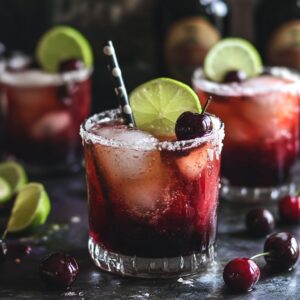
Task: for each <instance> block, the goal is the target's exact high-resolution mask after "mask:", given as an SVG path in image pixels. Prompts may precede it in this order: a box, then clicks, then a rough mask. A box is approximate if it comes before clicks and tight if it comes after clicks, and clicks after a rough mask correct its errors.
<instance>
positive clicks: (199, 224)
mask: <svg viewBox="0 0 300 300" xmlns="http://www.w3.org/2000/svg"><path fill="white" fill-rule="evenodd" d="M211 119H212V120H213V123H214V128H213V129H212V130H211V131H210V132H209V133H207V134H206V135H204V136H203V137H199V138H195V139H191V140H187V141H176V138H174V137H173V139H170V137H168V139H167V140H166V139H164V138H163V137H161V136H160V137H159V139H158V137H156V136H154V135H152V134H150V133H148V132H145V131H141V130H138V129H136V128H129V127H128V126H126V125H124V124H122V122H121V121H120V116H119V114H118V112H117V111H116V110H113V111H107V112H104V113H101V114H99V115H95V116H93V117H91V118H90V119H88V120H87V121H86V122H85V123H84V124H83V125H82V127H81V136H82V139H83V142H84V152H85V162H86V174H87V184H88V198H89V227H90V231H89V233H90V240H89V251H90V254H91V256H92V258H93V259H94V261H95V262H96V264H97V265H98V266H100V267H101V268H102V269H105V270H109V271H111V272H116V273H122V274H126V275H131V276H142V277H152V276H155V277H157V276H158V277H169V276H177V275H180V274H191V273H194V272H196V271H199V270H200V269H201V268H202V267H203V265H206V264H207V263H208V262H211V261H212V260H213V246H214V243H215V237H216V222H217V217H216V213H217V212H216V210H217V205H218V189H219V186H218V185H219V168H220V152H221V147H222V140H223V135H224V129H223V125H222V123H221V122H220V120H219V119H218V118H216V117H214V116H211ZM114 262H118V264H116V263H114Z"/></svg>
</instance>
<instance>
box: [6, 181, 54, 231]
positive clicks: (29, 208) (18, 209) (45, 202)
mask: <svg viewBox="0 0 300 300" xmlns="http://www.w3.org/2000/svg"><path fill="white" fill-rule="evenodd" d="M50 209H51V204H50V200H49V196H48V194H47V192H46V191H45V188H44V186H43V185H42V184H40V183H29V184H27V185H25V186H24V187H23V188H22V189H21V191H20V192H19V194H18V196H17V199H16V202H15V204H14V207H13V209H12V213H11V216H10V218H9V221H8V225H7V232H19V231H23V230H25V229H30V228H34V227H37V226H39V225H43V224H44V223H45V222H46V220H47V218H48V215H49V213H50Z"/></svg>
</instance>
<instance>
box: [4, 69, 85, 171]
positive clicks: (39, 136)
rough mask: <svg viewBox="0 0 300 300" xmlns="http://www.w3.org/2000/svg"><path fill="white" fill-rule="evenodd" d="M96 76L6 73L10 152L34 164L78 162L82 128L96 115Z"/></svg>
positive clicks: (7, 133) (5, 126)
mask: <svg viewBox="0 0 300 300" xmlns="http://www.w3.org/2000/svg"><path fill="white" fill-rule="evenodd" d="M90 75H91V71H90V70H88V69H83V70H75V71H70V72H64V73H62V74H50V73H46V72H44V71H41V70H24V71H20V72H10V71H9V70H8V71H5V72H3V73H2V75H1V77H0V80H1V84H2V100H1V101H2V109H3V118H4V133H5V142H6V145H5V147H6V152H7V154H8V155H12V156H14V157H16V158H17V159H19V160H21V161H23V162H25V163H27V164H29V165H30V166H32V167H33V168H35V167H53V166H54V165H56V166H65V165H72V164H75V162H77V163H78V155H79V153H80V138H79V136H78V129H79V127H80V124H81V123H82V122H83V120H84V119H85V118H87V116H88V115H89V113H90V101H91V91H90Z"/></svg>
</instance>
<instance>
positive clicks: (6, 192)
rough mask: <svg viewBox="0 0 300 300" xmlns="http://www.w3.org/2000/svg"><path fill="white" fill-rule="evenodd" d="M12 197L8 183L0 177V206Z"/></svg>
mask: <svg viewBox="0 0 300 300" xmlns="http://www.w3.org/2000/svg"><path fill="white" fill-rule="evenodd" d="M11 196H12V192H11V188H10V185H9V183H8V182H7V181H6V180H5V179H4V178H2V177H0V204H3V203H5V202H7V201H8V200H9V199H10V198H11Z"/></svg>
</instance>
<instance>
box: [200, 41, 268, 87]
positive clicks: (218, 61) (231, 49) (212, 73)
mask: <svg viewBox="0 0 300 300" xmlns="http://www.w3.org/2000/svg"><path fill="white" fill-rule="evenodd" d="M237 70H239V71H244V72H245V73H246V75H247V77H248V78H250V77H254V76H257V75H258V74H259V73H260V72H261V70H262V60H261V57H260V55H259V53H258V52H257V50H256V49H255V47H254V46H253V45H252V44H251V43H249V42H248V41H246V40H244V39H240V38H226V39H223V40H221V41H220V42H218V43H217V44H215V45H214V46H213V47H212V48H211V49H210V50H209V52H208V54H207V55H206V57H205V60H204V73H205V75H206V77H207V78H209V79H211V80H213V81H216V82H221V81H222V80H223V79H224V76H225V75H226V73H227V72H229V71H237Z"/></svg>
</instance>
